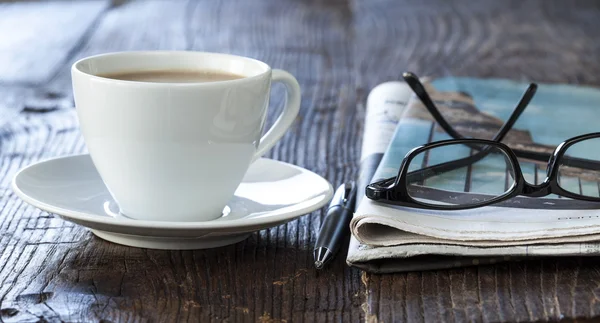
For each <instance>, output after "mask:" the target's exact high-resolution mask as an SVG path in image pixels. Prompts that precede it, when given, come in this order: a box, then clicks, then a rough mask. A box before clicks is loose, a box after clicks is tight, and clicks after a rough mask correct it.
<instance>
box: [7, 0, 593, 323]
mask: <svg viewBox="0 0 600 323" xmlns="http://www.w3.org/2000/svg"><path fill="white" fill-rule="evenodd" d="M139 49H187V50H203V51H219V52H229V53H235V54H241V55H246V56H251V57H255V58H258V59H261V60H263V61H265V62H267V63H269V64H270V65H272V66H274V67H277V68H284V69H286V70H288V71H290V72H292V73H293V74H295V75H296V77H297V78H298V80H299V82H300V83H301V86H302V88H303V101H302V107H301V112H300V117H299V118H298V119H297V122H296V123H295V125H294V126H293V127H292V129H291V130H290V131H289V133H288V134H287V135H286V136H285V137H284V139H283V141H282V142H281V143H279V144H278V145H277V146H276V147H275V148H274V149H273V150H272V151H271V152H270V153H269V157H271V158H275V159H278V160H283V161H286V162H291V163H294V164H297V165H300V166H303V167H306V168H308V169H310V170H312V171H315V172H317V173H319V174H321V175H323V176H325V177H326V178H327V179H329V180H330V181H331V182H332V184H334V185H337V184H339V183H340V182H342V181H344V180H348V179H351V178H353V177H354V176H355V175H356V173H357V158H358V156H359V153H360V144H361V133H362V127H363V125H362V121H363V118H364V112H365V106H364V104H365V98H366V96H367V94H368V92H369V90H370V89H371V88H373V87H374V86H375V85H377V84H379V83H381V82H384V81H389V80H397V79H398V78H399V75H400V73H401V72H402V71H405V70H411V71H414V72H417V73H418V74H420V75H432V76H447V75H460V76H478V77H504V78H511V79H516V80H536V81H540V82H565V83H575V84H587V85H597V86H598V85H600V62H599V59H600V2H597V1H594V0H589V1H543V0H539V1H494V0H487V1H467V0H464V1H443V0H429V1H416V0H410V1H409V0H406V1H391V0H390V1H387V0H336V1H325V0H321V1H318V0H229V1H225V0H223V1H220V0H204V1H193V0H190V1H153V0H151V1H143V2H142V1H140V2H135V1H132V2H129V1H119V0H115V1H113V2H112V3H111V2H110V1H78V2H70V1H64V2H63V1H61V2H42V3H39V2H8V3H0V121H1V122H2V127H1V128H0V161H1V163H0V175H1V176H0V178H1V185H2V186H1V189H2V195H1V197H0V203H1V205H0V209H1V213H0V321H5V322H14V321H27V322H31V321H38V322H46V321H51V322H55V321H56V322H58V321H65V322H80V321H95V322H98V321H100V322H109V321H110V322H117V321H119V322H120V321H123V322H146V321H148V322H176V321H177V322H181V321H190V322H197V321H232V322H233V321H261V322H303V321H305V322H314V321H319V322H325V321H336V322H340V321H343V322H356V321H365V320H366V321H367V322H400V321H411V322H419V321H431V322H438V321H450V322H452V321H460V322H462V321H524V320H540V321H547V320H559V319H577V320H583V319H585V318H594V317H595V318H598V315H600V263H599V262H598V260H596V259H594V258H569V259H543V260H531V261H526V262H518V263H504V264H498V265H494V266H474V267H469V268H463V269H452V270H439V271H429V272H411V273H403V274H395V275H369V274H364V273H362V272H360V271H359V270H356V269H353V268H348V267H347V266H346V265H345V262H344V257H343V256H344V255H341V256H340V257H338V258H337V259H336V261H335V263H334V264H333V265H332V266H331V268H329V269H327V270H324V271H316V270H315V269H314V268H313V262H312V246H313V244H314V242H315V236H316V233H317V230H318V228H319V226H320V224H321V220H322V217H323V212H315V213H313V214H310V215H306V216H303V217H301V218H300V219H298V220H295V221H292V222H290V223H288V224H286V225H281V226H279V227H275V228H272V229H269V230H263V231H261V232H257V233H255V234H253V235H252V236H251V237H250V238H249V239H247V240H246V241H243V242H240V243H238V244H236V245H232V246H228V247H224V248H218V249H212V250H197V251H161V250H145V249H136V248H129V247H124V246H120V245H116V244H112V243H108V242H105V241H103V240H100V239H98V238H96V237H94V236H93V235H92V234H91V233H90V232H88V231H87V230H85V229H83V228H81V227H79V226H76V225H73V224H71V223H69V222H65V221H62V220H60V219H58V218H56V217H54V216H52V215H51V214H48V213H45V212H41V211H39V210H37V209H35V208H33V207H31V206H28V205H27V204H25V203H23V202H21V201H20V200H19V199H18V198H17V197H16V196H15V195H14V193H12V191H11V189H10V181H11V179H12V177H13V175H14V174H15V172H16V171H17V170H18V169H19V168H20V167H23V166H25V165H27V164H30V163H32V162H35V161H37V160H40V159H43V158H49V157H53V156H59V155H68V154H74V153H81V152H85V145H84V143H83V141H82V138H81V136H80V133H79V131H78V128H77V120H76V117H75V114H74V113H73V111H74V109H73V108H72V106H73V100H72V92H71V83H70V74H69V67H70V65H71V64H72V63H73V62H74V61H75V60H77V59H79V58H81V57H85V56H89V55H93V54H98V53H103V52H110V51H122V50H139ZM281 102H282V89H281V88H276V89H275V91H274V94H273V104H274V106H275V105H277V104H281ZM565 108H568V107H565ZM276 112H277V111H276V109H273V111H270V116H275V114H276Z"/></svg>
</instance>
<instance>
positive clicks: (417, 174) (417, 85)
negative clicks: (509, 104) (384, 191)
mask: <svg viewBox="0 0 600 323" xmlns="http://www.w3.org/2000/svg"><path fill="white" fill-rule="evenodd" d="M403 77H404V80H405V81H406V83H407V84H408V85H409V86H410V87H411V89H412V90H413V91H414V92H415V94H416V95H417V97H419V99H420V100H421V101H422V102H423V104H424V105H425V107H426V108H427V110H428V111H429V113H431V114H432V115H433V117H434V118H435V119H436V121H437V122H438V123H439V124H440V126H441V127H442V128H443V129H444V130H445V131H446V132H447V133H448V134H449V135H451V136H452V137H454V138H455V139H461V138H464V137H463V136H462V135H461V134H459V133H458V132H456V131H455V130H454V128H453V127H452V126H451V125H450V124H449V123H448V122H447V121H446V119H445V118H444V117H443V116H442V115H441V113H440V112H439V110H438V109H437V107H436V106H435V104H434V103H433V100H431V97H430V96H429V94H428V93H427V91H426V90H425V87H424V86H423V84H422V83H421V82H420V81H419V78H418V77H417V76H416V75H415V74H413V73H410V72H406V73H404V74H403ZM537 87H538V86H537V84H535V83H531V84H530V85H529V87H528V88H527V90H526V91H525V93H524V94H523V96H522V97H521V99H520V100H519V103H518V104H517V106H516V107H515V109H514V110H513V112H512V113H511V115H510V116H509V118H508V120H507V121H506V122H505V123H504V124H503V125H502V127H501V128H500V130H499V131H498V132H497V133H496V135H495V136H494V138H493V139H492V140H493V141H497V142H500V141H502V139H504V137H505V136H506V134H507V133H508V131H510V129H512V127H513V126H514V124H515V123H516V122H517V120H518V119H519V117H520V116H521V114H522V113H523V111H525V108H527V106H528V105H529V103H530V102H531V99H533V96H534V95H535V92H536V91H537ZM472 146H473V145H471V148H474V147H472ZM475 146H476V145H475ZM479 146H481V144H479ZM513 151H514V152H515V154H516V155H517V156H519V157H522V158H527V159H533V160H538V161H548V159H549V158H550V156H551V155H550V154H547V153H538V152H531V151H526V150H518V149H513ZM488 154H489V149H483V150H482V151H480V152H478V153H476V154H474V155H471V156H469V157H465V158H461V159H458V160H454V161H449V162H445V163H441V164H438V165H433V166H429V167H427V168H423V169H420V170H417V171H412V172H410V173H408V178H407V181H408V182H409V183H410V182H414V181H417V180H423V179H426V178H428V177H431V176H433V175H435V174H439V173H443V172H449V171H452V170H454V169H458V168H461V167H465V166H468V165H471V164H473V163H476V162H478V161H479V160H481V159H483V158H484V157H485V156H487V155H488ZM563 158H564V159H565V161H567V162H568V165H569V166H574V167H580V168H584V169H600V163H598V162H596V161H592V160H587V159H581V158H573V157H567V156H564V157H563ZM425 174H429V175H430V176H426V177H424V175H425ZM399 175H400V174H398V176H397V177H396V180H395V182H396V184H398V183H397V182H398V181H399V180H400V176H399Z"/></svg>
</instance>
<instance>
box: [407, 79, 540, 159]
mask: <svg viewBox="0 0 600 323" xmlns="http://www.w3.org/2000/svg"><path fill="white" fill-rule="evenodd" d="M402 77H403V78H404V81H405V82H406V83H407V84H408V86H410V88H411V89H412V90H413V92H414V93H415V94H416V95H417V97H418V98H419V99H420V100H421V102H423V105H425V108H427V110H428V111H429V113H431V115H432V116H433V118H434V119H435V121H436V122H437V123H438V124H439V125H440V126H441V127H442V129H444V131H446V132H447V133H448V134H449V135H450V136H451V137H452V138H454V139H463V138H465V137H464V136H462V135H461V134H460V133H458V132H457V131H456V130H454V128H453V127H452V126H451V125H450V124H449V123H448V121H446V119H445V118H444V116H442V114H441V113H440V110H439V109H438V108H437V106H436V105H435V103H433V100H432V99H431V97H430V96H429V94H428V93H427V91H426V90H425V87H424V86H423V84H422V83H421V81H419V77H418V76H416V75H415V74H414V73H411V72H405V73H403V74H402ZM537 87H538V86H537V84H535V83H531V84H529V87H528V88H527V90H526V91H525V93H524V94H523V96H522V97H521V100H519V103H518V104H517V106H516V108H515V109H514V110H513V112H512V113H511V115H510V116H509V117H508V120H507V121H506V122H505V123H504V124H503V125H502V127H501V128H500V130H498V132H497V133H496V135H495V136H494V138H493V139H492V140H494V141H502V139H504V137H505V136H506V134H507V133H508V131H509V130H510V129H512V127H513V126H514V124H515V122H517V119H519V117H520V116H521V114H522V113H523V111H525V108H527V105H529V102H531V99H533V96H534V95H535V92H536V91H537ZM548 157H549V156H548ZM546 160H547V159H546ZM544 161H545V160H544Z"/></svg>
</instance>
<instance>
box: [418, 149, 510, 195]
mask: <svg viewBox="0 0 600 323" xmlns="http://www.w3.org/2000/svg"><path fill="white" fill-rule="evenodd" d="M515 185H516V180H515V169H514V165H513V164H512V163H511V161H510V159H509V157H508V155H507V154H506V152H504V150H503V149H502V148H500V147H498V146H495V145H488V144H472V143H471V144H469V145H468V146H467V145H465V144H462V143H456V144H449V145H445V146H439V147H435V148H430V149H427V150H425V151H423V152H421V153H419V154H418V155H416V156H415V157H414V158H413V159H412V160H411V161H410V164H409V169H408V174H407V181H406V189H407V192H408V194H409V195H410V196H411V197H412V198H413V199H415V200H417V201H419V202H420V203H422V204H427V205H435V206H439V205H461V206H466V205H470V206H474V205H478V204H484V203H485V202H486V201H489V200H491V199H494V198H497V197H499V196H503V195H504V194H507V193H508V192H510V191H511V190H512V189H513V187H514V186H515Z"/></svg>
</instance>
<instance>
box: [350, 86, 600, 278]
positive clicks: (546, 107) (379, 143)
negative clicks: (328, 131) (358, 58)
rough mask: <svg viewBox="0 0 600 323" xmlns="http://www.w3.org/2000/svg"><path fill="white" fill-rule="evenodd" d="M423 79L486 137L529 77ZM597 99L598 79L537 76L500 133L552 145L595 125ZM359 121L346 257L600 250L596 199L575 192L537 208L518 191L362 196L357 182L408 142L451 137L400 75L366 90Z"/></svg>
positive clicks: (535, 171) (383, 170)
mask: <svg viewBox="0 0 600 323" xmlns="http://www.w3.org/2000/svg"><path fill="white" fill-rule="evenodd" d="M424 84H425V86H426V88H427V90H428V92H429V93H430V95H431V96H432V98H433V99H434V101H435V102H436V104H437V106H438V108H439V109H440V110H441V111H442V114H443V115H444V116H445V117H446V118H447V119H448V120H449V122H450V124H451V125H452V126H453V127H454V128H455V129H457V130H458V131H459V133H461V134H462V135H464V136H467V137H473V138H482V139H490V138H492V137H493V135H494V134H495V132H496V131H497V130H498V129H499V128H500V126H501V125H502V124H503V123H504V120H506V119H507V118H508V115H509V114H510V113H511V112H512V111H513V109H514V107H515V105H516V103H517V102H518V100H519V98H520V96H521V94H522V93H523V91H524V90H525V89H526V88H527V85H528V84H526V83H519V82H513V81H508V80H498V79H475V78H440V79H435V80H432V81H430V82H429V81H427V80H424ZM598 104H600V90H598V89H594V88H588V87H580V86H570V85H553V84H541V85H540V87H539V89H538V91H537V94H536V96H535V98H534V99H533V101H532V102H531V104H530V105H529V106H528V107H527V109H526V110H525V112H524V113H523V115H521V117H520V119H519V121H518V122H517V123H516V125H515V127H514V128H513V130H511V132H510V133H509V135H508V137H507V138H506V139H505V140H504V141H503V142H504V143H506V144H508V145H509V146H510V147H513V148H515V147H518V148H519V149H532V150H533V149H535V150H536V151H546V152H551V151H553V150H554V148H555V147H556V145H558V144H559V143H560V142H562V141H563V140H566V139H569V138H571V137H574V136H577V135H580V134H584V133H588V132H597V131H598V125H597V121H596V120H597V118H596V117H595V116H596V114H597V112H596V110H597V106H598ZM365 122H366V124H365V133H364V138H363V146H362V154H361V173H360V177H359V185H360V186H359V187H361V191H360V192H359V197H358V208H357V210H356V213H355V215H354V218H353V220H352V223H351V229H352V239H351V242H350V248H349V251H348V257H347V262H348V264H349V265H352V266H356V267H360V268H362V269H364V270H367V271H370V272H380V273H383V272H400V271H411V270H427V269H440V268H449V267H457V266H466V265H472V264H485V263H494V262H499V261H506V260H509V259H522V258H525V257H532V256H534V257H535V256H572V255H599V254H600V206H599V209H598V210H595V209H593V210H590V209H578V208H577V201H571V202H568V201H566V200H565V199H562V200H561V203H563V204H564V203H573V204H572V207H566V208H565V207H561V208H560V209H553V208H551V207H548V208H545V207H541V208H540V207H539V205H544V203H539V201H536V202H537V203H535V205H536V207H532V206H528V205H527V200H526V199H524V201H525V202H524V203H523V205H520V206H519V207H494V206H488V207H482V208H476V209H471V210H461V211H437V210H424V209H413V208H407V207H400V206H392V205H390V204H383V203H378V202H375V201H372V200H370V199H368V198H366V197H365V196H364V190H363V189H364V187H365V186H366V185H367V184H368V183H370V182H373V181H375V180H377V179H383V178H389V177H393V176H395V175H396V174H397V172H398V167H399V166H400V163H401V162H402V159H403V158H404V156H405V155H406V153H407V152H408V151H409V150H410V149H412V148H414V147H416V146H419V145H422V144H425V143H428V142H433V141H439V140H444V139H450V137H449V136H448V135H447V134H446V133H445V132H444V131H443V130H442V129H441V128H439V127H438V126H437V125H436V122H435V120H434V119H433V117H432V116H431V115H430V114H429V113H428V112H427V110H426V109H425V108H424V106H423V105H422V103H421V102H420V100H419V99H418V98H416V97H415V96H414V95H413V94H412V91H411V90H410V88H409V87H408V86H407V85H406V84H404V83H403V82H388V83H384V84H381V85H379V86H378V87H376V88H375V89H373V90H372V91H371V93H370V95H369V98H368V100H367V115H366V120H365ZM548 125H552V127H549V126H548ZM520 166H521V168H522V170H523V173H524V175H525V178H526V179H527V181H528V182H530V183H536V181H538V182H539V181H541V180H543V179H544V178H545V163H544V165H542V164H537V163H536V162H531V161H520ZM599 181H600V179H599ZM565 182H566V181H565ZM561 185H562V184H561ZM596 185H597V184H596ZM597 186H598V187H599V188H600V185H597ZM598 194H599V195H600V192H599V193H598ZM558 198H559V197H558V196H548V197H546V198H545V199H546V200H544V202H545V203H546V204H547V205H548V206H551V205H552V204H553V201H556V199H558Z"/></svg>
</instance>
